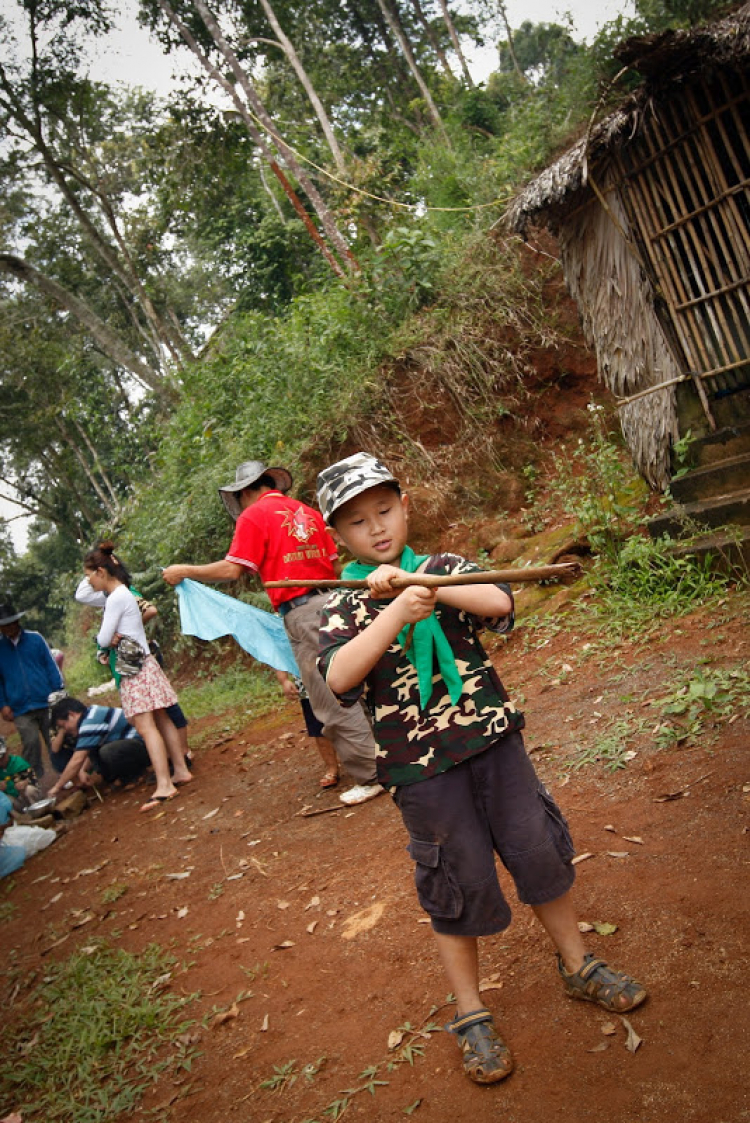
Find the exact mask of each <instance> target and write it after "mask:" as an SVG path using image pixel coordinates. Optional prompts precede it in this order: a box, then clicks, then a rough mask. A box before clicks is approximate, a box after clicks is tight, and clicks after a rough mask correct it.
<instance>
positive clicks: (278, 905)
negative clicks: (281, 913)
mask: <svg viewBox="0 0 750 1123" xmlns="http://www.w3.org/2000/svg"><path fill="white" fill-rule="evenodd" d="M276 908H277V909H288V908H289V902H288V901H277V902H276Z"/></svg>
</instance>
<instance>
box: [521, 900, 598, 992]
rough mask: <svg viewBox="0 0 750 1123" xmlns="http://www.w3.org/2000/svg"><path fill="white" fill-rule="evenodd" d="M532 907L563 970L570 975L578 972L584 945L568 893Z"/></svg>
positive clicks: (581, 962) (584, 948)
mask: <svg viewBox="0 0 750 1123" xmlns="http://www.w3.org/2000/svg"><path fill="white" fill-rule="evenodd" d="M533 907H534V912H535V914H536V916H537V917H538V918H539V920H540V921H541V923H542V925H543V926H544V928H545V929H546V930H547V933H548V934H549V936H550V938H551V939H552V942H553V943H554V944H555V947H556V948H557V950H558V951H559V952H560V955H561V956H562V961H563V963H564V964H565V970H566V971H569V972H571V973H572V972H575V971H579V970H580V969H581V967H582V966H583V957H584V955H585V954H586V945H585V944H584V942H583V937H582V936H581V933H580V932H579V930H578V919H577V916H576V913H575V910H574V908H573V901H572V899H571V895H570V893H569V892H568V893H565V894H563V896H562V897H558V898H557V900H555V901H548V902H547V904H546V905H535V906H533Z"/></svg>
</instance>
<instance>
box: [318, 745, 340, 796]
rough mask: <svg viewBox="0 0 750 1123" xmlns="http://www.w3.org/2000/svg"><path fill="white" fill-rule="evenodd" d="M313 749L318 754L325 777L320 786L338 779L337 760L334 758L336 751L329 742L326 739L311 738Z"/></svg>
mask: <svg viewBox="0 0 750 1123" xmlns="http://www.w3.org/2000/svg"><path fill="white" fill-rule="evenodd" d="M313 740H314V742H315V747H316V748H317V750H318V752H319V753H320V757H321V760H322V761H323V764H324V765H325V775H324V776H323V779H322V780H321V784H322V783H324V782H325V781H332V780H334V779H338V775H339V760H338V757H337V756H336V750H335V749H334V747H333V744H332V743H331V741H329V740H328V738H327V737H313ZM326 786H327V785H326Z"/></svg>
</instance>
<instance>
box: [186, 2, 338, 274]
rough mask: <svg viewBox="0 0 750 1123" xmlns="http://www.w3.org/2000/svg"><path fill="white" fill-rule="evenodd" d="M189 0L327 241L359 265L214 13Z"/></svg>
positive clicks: (204, 6)
mask: <svg viewBox="0 0 750 1123" xmlns="http://www.w3.org/2000/svg"><path fill="white" fill-rule="evenodd" d="M193 2H194V4H195V7H196V9H197V11H198V12H199V13H200V16H201V19H202V20H203V22H204V23H205V25H206V29H207V31H208V33H209V34H210V36H211V38H212V39H213V41H214V43H215V44H216V46H217V47H218V48H219V50H220V51H221V53H222V55H223V56H224V58H225V59H226V61H227V62H228V63H229V66H230V67H231V70H232V73H233V74H234V76H235V78H236V79H237V81H238V82H239V84H240V86H241V88H242V91H243V93H244V94H245V97H246V98H247V100H248V101H249V103H250V105H251V107H252V110H253V112H254V114H255V116H256V117H257V118H258V120H259V121H260V123H261V125H262V127H263V128H264V129H265V131H266V133H267V134H268V135H269V136H270V137H271V138H272V140H273V143H274V145H275V146H276V148H278V150H279V152H280V153H281V155H282V156H283V157H284V160H285V162H286V164H287V166H288V168H289V170H290V171H291V173H292V174H293V175H294V176H296V178H297V180H298V182H299V184H300V186H301V187H302V189H303V191H304V192H305V194H306V195H307V197H308V199H309V200H310V202H311V203H312V205H313V207H314V208H315V212H316V214H317V216H318V218H319V219H320V222H321V225H322V227H323V229H324V230H325V232H326V234H327V235H328V237H329V239H330V241H331V242H332V243H333V245H334V246H335V247H336V249H337V250H338V252H339V254H341V256H342V257H343V258H344V260H348V261H349V262H351V264H352V265H353V266H354V267H355V268H356V269H359V264H358V262H357V261H356V259H355V257H354V255H353V254H352V252H351V250H350V249H349V246H348V245H347V243H346V241H345V239H344V238H343V237H342V235H341V233H340V231H339V229H338V227H337V226H336V223H335V221H334V219H333V215H332V214H331V212H330V211H329V209H328V207H327V206H326V204H325V203H324V202H323V199H322V198H321V196H320V194H319V193H318V190H317V188H316V187H315V186H314V184H313V183H312V182H311V180H310V179H309V177H308V176H307V174H306V172H304V171H303V170H302V167H301V166H300V164H299V163H298V161H297V157H296V156H295V154H294V153H293V152H292V150H291V148H290V147H289V145H288V144H287V143H286V141H285V140H284V139H283V137H281V136H280V135H279V133H278V131H277V129H276V127H275V125H274V122H273V119H272V118H271V116H270V114H269V113H268V111H267V110H266V107H265V106H264V105H263V102H262V101H261V100H260V97H259V96H258V92H257V90H256V89H255V86H254V85H253V84H252V82H251V81H250V79H249V77H248V75H247V72H246V71H245V70H244V68H243V67H242V65H241V63H240V61H239V59H238V58H237V56H236V54H235V53H234V51H233V50H232V48H231V47H230V46H229V44H228V43H227V41H226V39H225V38H224V36H223V34H222V31H221V28H220V27H219V24H218V23H217V21H216V17H215V16H214V15H213V13H212V12H211V11H210V10H209V8H208V7H207V6H206V4H205V3H204V2H203V0H193Z"/></svg>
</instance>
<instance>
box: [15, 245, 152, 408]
mask: <svg viewBox="0 0 750 1123" xmlns="http://www.w3.org/2000/svg"><path fill="white" fill-rule="evenodd" d="M0 272H2V273H7V274H8V275H9V276H11V277H15V278H16V280H19V281H23V282H25V283H26V284H29V285H32V286H33V287H34V288H35V289H37V290H38V291H39V292H42V293H44V295H45V296H47V297H49V298H50V299H51V300H54V301H55V303H56V304H59V305H60V307H62V308H65V309H67V311H68V312H70V314H71V315H72V316H74V317H75V318H76V320H78V322H79V323H80V324H81V325H82V326H83V327H84V328H86V330H87V331H88V332H89V333H90V334H91V336H92V338H93V339H94V341H95V342H96V344H97V345H98V346H99V347H100V348H101V350H102V351H103V352H104V354H105V355H107V356H108V357H109V358H110V359H111V360H112V362H113V363H115V364H116V365H117V366H121V367H124V368H125V369H126V370H128V371H130V373H131V374H134V375H135V376H136V377H137V378H138V379H140V381H141V382H142V383H143V384H144V385H145V386H148V387H149V389H151V390H153V391H154V393H155V394H157V395H158V396H159V397H160V398H162V399H167V400H173V399H174V393H173V392H172V391H171V388H169V386H168V384H167V383H166V382H165V380H164V378H163V377H162V376H161V375H160V374H157V372H156V371H154V370H152V369H151V367H149V366H146V364H145V363H144V362H142V361H141V359H139V358H138V356H137V355H135V354H133V352H132V351H131V350H130V348H129V347H128V345H127V344H126V343H125V342H124V341H123V340H122V339H121V338H120V336H119V335H118V334H117V333H116V332H114V331H112V329H111V328H110V327H108V325H107V324H105V323H104V321H103V320H100V319H99V317H98V316H97V314H96V312H94V310H93V308H90V307H89V306H88V304H84V302H83V301H82V300H79V299H78V297H77V296H74V295H73V293H72V292H69V291H68V290H67V289H65V288H63V286H62V285H61V284H58V282H57V281H55V280H53V279H52V277H48V276H47V275H46V274H45V273H40V271H39V270H38V269H35V268H34V266H33V265H30V264H29V263H28V261H24V260H23V259H22V258H20V257H16V256H15V255H14V254H10V253H0Z"/></svg>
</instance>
